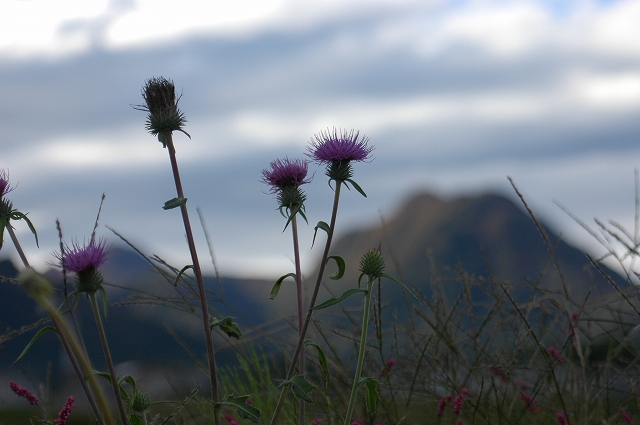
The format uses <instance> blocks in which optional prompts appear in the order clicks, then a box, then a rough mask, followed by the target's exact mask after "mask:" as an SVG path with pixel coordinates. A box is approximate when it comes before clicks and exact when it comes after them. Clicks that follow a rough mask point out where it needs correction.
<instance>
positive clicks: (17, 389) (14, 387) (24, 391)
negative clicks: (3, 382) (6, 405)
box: [9, 382, 38, 404]
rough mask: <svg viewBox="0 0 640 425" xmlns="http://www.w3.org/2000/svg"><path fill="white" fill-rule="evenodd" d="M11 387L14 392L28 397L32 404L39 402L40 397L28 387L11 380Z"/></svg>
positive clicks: (19, 395)
mask: <svg viewBox="0 0 640 425" xmlns="http://www.w3.org/2000/svg"><path fill="white" fill-rule="evenodd" d="M9 388H11V390H13V392H14V393H16V394H17V395H18V397H22V398H26V399H27V401H28V402H29V403H30V404H38V397H36V396H35V395H34V394H33V393H32V392H31V391H29V390H28V389H26V388H24V387H21V386H20V385H18V384H16V383H15V382H9Z"/></svg>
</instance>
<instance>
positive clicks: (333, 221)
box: [270, 180, 342, 425]
mask: <svg viewBox="0 0 640 425" xmlns="http://www.w3.org/2000/svg"><path fill="white" fill-rule="evenodd" d="M341 187H342V182H341V181H339V180H338V181H336V190H335V194H334V197H333V210H332V211H331V222H330V223H329V232H328V234H327V242H326V243H325V246H324V253H323V254H322V260H321V261H320V269H319V270H318V278H317V279H316V285H315V287H314V288H313V294H312V295H311V302H310V303H309V310H308V311H307V316H306V317H305V319H304V324H303V325H302V332H300V337H299V339H298V344H297V345H296V350H295V351H294V352H293V358H292V359H291V365H290V366H289V370H288V371H287V376H286V378H285V379H286V380H288V379H291V377H292V376H293V372H294V371H295V368H296V361H297V360H298V355H299V354H300V351H301V350H302V345H303V344H304V337H305V335H306V334H307V329H308V328H309V323H310V322H311V314H312V313H313V307H314V306H315V304H316V298H318V291H319V290H320V283H321V282H322V275H323V273H324V268H325V266H326V264H327V258H329V249H330V248H331V240H332V239H333V230H334V229H335V227H336V216H337V215H338V201H339V200H340V188H341ZM286 392H287V388H286V386H285V387H283V388H282V391H280V397H279V398H278V404H276V408H275V410H274V412H273V417H272V418H271V422H270V425H276V423H277V420H278V416H279V415H280V410H282V405H283V403H284V396H285V395H286Z"/></svg>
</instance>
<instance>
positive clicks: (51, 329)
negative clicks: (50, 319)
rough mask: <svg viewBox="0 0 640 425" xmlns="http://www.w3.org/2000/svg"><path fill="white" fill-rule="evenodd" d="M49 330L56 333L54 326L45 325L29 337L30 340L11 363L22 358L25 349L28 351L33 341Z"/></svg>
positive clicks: (25, 352) (25, 351)
mask: <svg viewBox="0 0 640 425" xmlns="http://www.w3.org/2000/svg"><path fill="white" fill-rule="evenodd" d="M50 331H53V332H56V333H58V331H56V328H54V327H53V326H45V327H44V328H42V329H40V330H39V331H38V332H36V334H35V335H34V336H33V338H31V341H29V343H28V344H27V346H26V347H24V350H22V353H20V355H19V356H18V358H17V359H16V360H15V361H14V362H13V363H12V364H11V365H12V366H13V365H14V364H16V363H17V362H18V360H20V359H21V358H23V357H24V355H25V354H27V351H29V348H31V346H32V345H33V343H34V342H36V341H37V340H38V338H40V337H41V336H42V335H44V334H46V333H47V332H50Z"/></svg>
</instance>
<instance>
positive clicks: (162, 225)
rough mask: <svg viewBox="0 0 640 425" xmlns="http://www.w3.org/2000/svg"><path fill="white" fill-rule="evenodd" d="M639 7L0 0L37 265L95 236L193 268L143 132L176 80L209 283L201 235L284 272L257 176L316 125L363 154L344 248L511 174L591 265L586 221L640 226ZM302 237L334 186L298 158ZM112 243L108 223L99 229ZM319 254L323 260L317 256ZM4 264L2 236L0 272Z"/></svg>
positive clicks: (279, 225)
mask: <svg viewBox="0 0 640 425" xmlns="http://www.w3.org/2000/svg"><path fill="white" fill-rule="evenodd" d="M638 22H640V2H639V1H629V0H618V1H616V0H611V1H604V0H546V1H545V0H541V1H527V0H523V1H517V0H516V1H500V0H475V1H474V0H467V1H464V0H452V1H439V0H433V1H427V0H425V1H412V0H402V1H399V0H366V1H365V0H362V1H360V0H350V1H344V0H283V1H279V0H272V1H269V0H262V1H258V0H233V1H231V0H228V1H226V0H225V1H212V2H204V1H198V0H181V1H179V2H178V1H170V0H166V1H157V0H111V1H108V0H105V1H99V0H95V1H91V2H87V1H81V0H77V1H74V0H66V1H51V0H20V1H16V0H7V1H3V2H2V3H1V4H0V129H1V131H0V152H1V153H0V168H3V169H5V170H8V171H9V173H10V180H11V183H12V184H13V185H15V186H16V188H15V190H14V191H13V192H11V193H10V194H9V196H8V197H9V198H10V199H11V200H12V201H13V203H14V206H15V207H16V208H17V209H19V210H20V211H22V212H28V213H29V217H30V219H31V220H32V222H33V223H34V225H35V226H36V227H37V229H38V234H39V237H40V248H39V249H38V248H37V247H36V246H35V243H34V240H33V238H32V237H31V235H30V232H29V230H28V228H27V227H26V225H24V224H23V223H22V222H18V223H16V228H17V232H18V235H19V237H20V239H21V240H22V243H23V245H24V247H25V248H26V250H27V254H28V255H29V256H30V257H31V258H32V262H33V263H34V264H35V265H36V268H40V269H45V268H47V262H51V261H52V260H53V257H52V256H51V252H52V251H54V250H55V249H57V247H58V237H57V231H56V229H55V219H56V218H59V219H60V221H61V223H62V227H63V232H64V237H65V239H66V240H67V241H71V240H73V239H74V238H78V240H80V241H82V240H83V239H84V240H88V238H89V235H90V233H91V230H92V227H93V222H94V219H95V216H96V213H97V210H98V206H99V203H100V197H101V195H102V193H103V192H104V193H106V200H105V203H104V207H103V211H102V216H101V220H100V224H101V225H108V226H110V227H112V228H114V229H115V230H117V231H118V232H119V233H121V234H122V235H124V236H125V237H127V238H128V239H129V240H131V241H132V242H133V243H134V244H136V245H137V246H139V247H140V248H141V249H142V250H144V251H145V252H147V253H149V254H151V253H154V254H158V255H160V256H161V257H163V258H165V259H167V260H169V261H171V262H173V263H174V264H175V265H176V266H178V267H179V268H180V267H182V265H184V264H187V263H189V262H190V260H189V254H188V250H187V246H186V242H185V239H184V230H183V227H182V222H181V218H180V213H179V211H178V210H177V209H176V210H171V211H164V210H163V209H162V205H163V204H164V202H165V201H167V200H169V199H171V198H173V197H175V196H176V195H175V188H174V186H173V180H172V176H171V170H170V165H169V159H168V154H167V152H166V150H164V149H163V148H162V145H161V144H160V143H159V142H158V141H157V140H156V139H155V138H154V137H152V136H151V135H149V134H148V133H146V131H145V129H144V122H145V119H146V115H145V113H143V112H140V111H137V110H135V109H133V108H132V105H138V104H140V103H142V97H141V92H140V91H141V88H142V86H143V84H144V82H145V80H146V79H148V78H151V77H154V76H156V77H158V76H163V77H167V78H170V79H172V80H173V81H174V82H175V85H176V88H177V90H178V92H179V93H180V94H181V95H182V97H181V99H180V108H181V110H182V111H183V112H184V113H185V114H186V117H187V120H188V122H187V125H186V128H185V130H186V131H187V132H189V133H190V135H191V137H192V138H191V139H188V138H187V137H186V136H184V135H182V134H180V133H178V134H176V136H175V143H176V149H177V153H178V161H179V164H180V167H181V173H182V178H183V184H184V187H185V193H186V196H187V198H188V199H189V203H188V206H189V208H190V213H191V218H192V222H193V225H194V228H195V229H196V232H195V233H196V236H197V242H198V244H199V248H200V252H201V254H200V255H201V256H202V257H203V260H201V261H202V263H204V264H205V265H206V267H205V271H206V272H211V270H212V266H211V265H209V264H210V262H207V261H206V253H207V251H206V249H207V248H206V242H205V239H204V236H203V232H202V231H201V226H200V225H199V224H198V215H197V214H196V207H199V208H200V209H201V211H202V217H203V218H204V221H205V222H206V225H207V227H208V229H209V232H210V236H211V241H212V243H213V247H214V251H215V255H216V257H217V262H218V265H219V269H220V272H221V273H222V274H223V275H231V276H238V277H266V278H270V277H273V276H276V277H277V276H280V275H282V274H285V273H288V272H290V271H292V268H293V266H292V254H291V235H290V233H289V232H284V233H282V229H283V227H284V223H285V221H284V219H283V218H282V217H281V216H280V214H279V213H278V211H277V210H276V207H277V203H276V200H275V199H274V196H272V195H270V194H268V187H267V186H266V185H264V184H263V183H262V182H261V181H260V179H261V174H260V171H261V170H262V169H263V168H266V167H268V165H269V162H270V161H272V160H274V159H276V158H282V157H284V156H289V157H302V156H303V155H304V152H305V149H306V146H307V144H308V141H309V139H310V138H311V137H312V136H313V135H314V134H316V133H318V132H319V131H321V130H323V129H327V128H333V127H336V128H343V129H356V130H359V131H360V132H361V133H362V134H364V135H366V136H367V137H369V138H370V144H371V145H373V146H375V151H374V153H373V154H374V160H373V161H372V162H370V163H360V164H356V165H355V177H354V179H355V180H356V181H357V182H358V183H359V184H360V186H361V187H362V188H363V189H364V190H365V191H366V192H367V194H368V197H367V198H364V197H362V196H360V195H359V194H358V193H357V192H355V191H354V190H352V191H350V192H349V191H346V192H344V196H343V197H342V203H341V206H340V212H339V216H338V229H339V230H338V234H340V232H344V231H346V230H347V229H352V228H354V227H360V226H364V225H371V224H376V223H379V222H380V219H381V216H382V217H388V216H391V215H393V213H394V211H396V209H397V207H398V205H399V204H400V203H401V202H402V201H403V200H405V199H407V198H408V197H409V196H411V195H412V194H414V193H416V192H418V191H429V192H431V193H434V194H436V195H437V196H441V197H445V198H447V197H453V196H459V195H461V194H463V195H464V194H477V193H485V192H495V193H498V194H502V195H504V196H507V197H509V198H511V199H515V198H516V196H515V193H514V192H513V189H512V188H511V186H510V184H509V182H508V180H507V176H511V177H512V178H513V180H514V181H515V183H516V184H517V185H518V187H519V189H520V190H521V191H522V193H523V194H524V196H525V197H526V199H527V200H528V202H529V203H530V205H531V206H532V208H533V209H534V211H535V212H536V213H537V214H538V215H539V216H541V217H542V218H543V219H544V220H545V221H546V222H547V223H548V224H549V225H550V226H551V227H552V228H553V229H554V230H555V231H557V232H559V233H560V234H561V235H562V236H563V237H564V238H565V240H567V241H569V242H570V243H572V244H574V245H576V246H578V247H580V248H581V249H583V250H586V251H587V252H594V254H595V255H598V254H597V253H598V250H600V251H602V248H601V247H600V246H599V245H598V244H597V242H595V241H594V240H593V239H592V237H591V236H589V235H588V234H587V233H586V232H585V231H584V230H583V229H581V228H580V227H579V226H578V225H577V224H576V223H575V222H574V221H573V220H572V219H571V218H569V217H568V216H567V214H565V213H564V212H563V211H562V210H561V209H560V208H559V207H558V206H557V205H556V204H555V203H554V202H553V201H554V200H556V201H558V202H560V203H561V204H563V205H565V206H566V207H567V208H568V209H570V210H571V211H573V212H574V213H575V214H576V215H577V216H579V217H580V218H582V219H583V220H585V221H591V219H592V218H593V217H599V218H601V219H605V220H606V219H615V220H616V221H618V222H619V223H621V224H623V225H624V226H625V227H627V228H629V229H633V227H634V168H635V167H637V166H638V163H639V161H638V159H639V158H640V143H638V142H639V141H640V120H639V119H638V113H639V112H640V26H639V25H638ZM310 168H311V173H314V172H315V176H314V179H313V182H312V183H311V184H309V185H306V186H305V189H306V191H307V194H308V198H309V200H308V202H307V215H308V218H309V223H310V224H309V226H308V227H303V228H302V229H301V236H302V246H303V249H302V254H303V260H304V261H305V262H306V264H307V267H306V270H307V271H310V270H311V269H312V268H313V266H314V265H313V264H312V263H313V260H314V259H315V258H316V251H318V249H316V250H314V251H311V250H310V245H311V238H312V236H313V226H314V225H315V223H316V222H317V221H319V220H324V221H328V220H329V214H330V207H331V201H332V196H333V194H332V191H331V189H330V188H329V187H328V186H327V178H326V177H325V175H324V170H323V169H318V168H317V167H316V166H315V165H311V167H310ZM98 233H99V235H102V236H105V237H107V238H108V240H109V241H110V242H111V243H113V244H114V245H117V244H118V241H117V238H116V237H115V235H113V234H112V233H111V232H110V231H109V230H108V229H106V228H105V227H104V226H101V227H100V228H99V231H98ZM318 254H319V253H318ZM7 257H10V258H12V259H14V262H15V263H16V264H17V255H16V253H15V250H14V248H13V246H12V245H11V244H10V243H6V244H5V246H4V247H3V249H2V250H1V251H0V258H7Z"/></svg>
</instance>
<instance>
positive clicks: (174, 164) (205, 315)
mask: <svg viewBox="0 0 640 425" xmlns="http://www.w3.org/2000/svg"><path fill="white" fill-rule="evenodd" d="M166 144H167V149H168V150H169V159H170V160H171V170H172V171H173V179H174V181H175V184H176V191H177V194H178V197H179V198H184V192H183V190H182V183H181V181H180V171H179V170H178V161H177V159H176V150H175V147H174V146H173V136H172V134H171V133H168V134H166ZM180 212H181V213H182V221H183V222H184V230H185V233H186V234H187V243H188V245H189V251H190V253H191V261H192V262H193V272H194V274H195V276H196V282H197V284H198V292H199V294H200V307H201V310H202V324H203V326H204V337H205V344H206V346H207V359H208V361H209V379H210V380H211V399H212V401H213V403H214V413H213V422H214V425H219V423H220V418H219V406H218V405H217V403H218V401H219V399H218V378H217V372H216V358H215V351H214V349H213V339H212V338H211V329H210V323H209V308H208V304H207V295H206V291H205V287H204V280H203V278H202V271H201V269H200V262H199V261H198V253H197V251H196V244H195V241H194V239H193V232H192V231H191V224H190V222H189V214H188V212H187V206H186V204H184V205H181V206H180Z"/></svg>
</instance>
